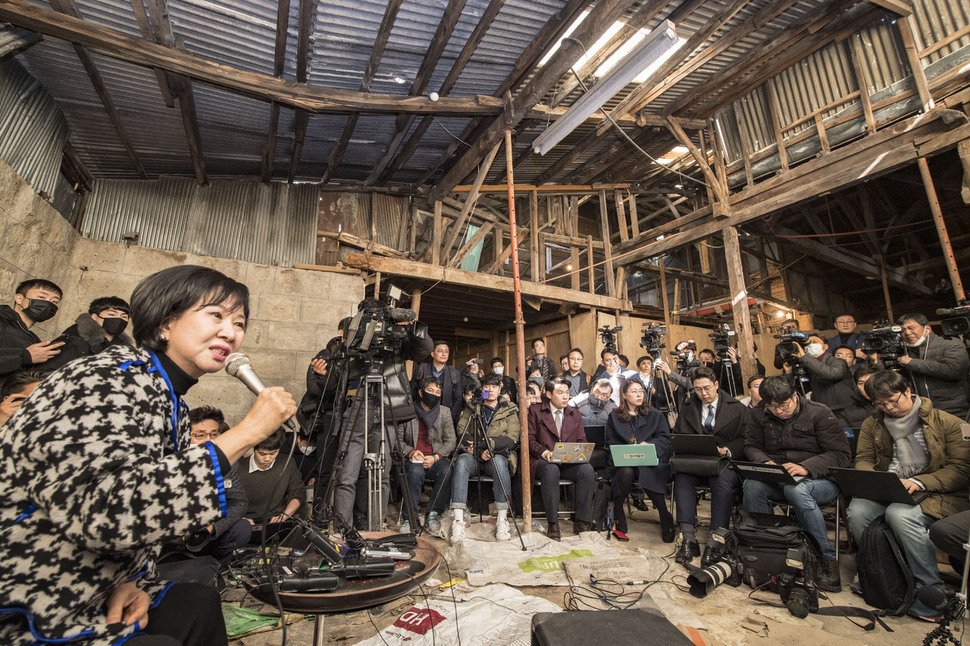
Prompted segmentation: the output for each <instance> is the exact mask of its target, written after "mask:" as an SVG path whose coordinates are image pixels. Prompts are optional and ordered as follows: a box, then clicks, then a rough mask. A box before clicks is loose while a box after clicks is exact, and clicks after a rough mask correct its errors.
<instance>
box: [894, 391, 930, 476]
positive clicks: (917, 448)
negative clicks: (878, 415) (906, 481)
mask: <svg viewBox="0 0 970 646" xmlns="http://www.w3.org/2000/svg"><path fill="white" fill-rule="evenodd" d="M922 403H923V401H922V400H921V399H920V398H919V396H917V397H916V398H915V400H914V401H913V407H912V408H911V409H910V411H909V412H908V413H906V415H904V416H903V417H890V416H889V415H885V416H883V423H884V424H885V425H886V430H887V431H889V435H890V436H891V437H892V438H893V460H892V464H890V465H889V470H890V471H893V472H894V473H895V474H896V475H898V476H899V477H900V478H910V477H912V476H914V475H916V474H918V473H922V471H923V469H925V468H926V467H927V465H929V463H930V452H929V450H928V449H927V448H926V440H925V438H924V437H922V435H923V434H922V433H917V431H920V430H921V428H922V424H921V423H920V418H919V408H920V405H921V404H922Z"/></svg>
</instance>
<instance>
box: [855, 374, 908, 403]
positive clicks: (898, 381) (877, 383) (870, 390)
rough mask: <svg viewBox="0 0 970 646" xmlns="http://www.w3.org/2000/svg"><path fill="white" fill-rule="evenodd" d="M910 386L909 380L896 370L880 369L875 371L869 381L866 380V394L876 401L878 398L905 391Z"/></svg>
mask: <svg viewBox="0 0 970 646" xmlns="http://www.w3.org/2000/svg"><path fill="white" fill-rule="evenodd" d="M908 388H909V381H908V380H907V379H906V377H904V376H902V375H901V374H899V373H898V372H896V371H894V370H880V371H879V372H874V373H873V374H872V376H871V377H869V381H867V382H866V385H865V389H866V395H868V396H869V399H871V400H872V401H876V398H877V397H878V398H880V399H886V398H887V397H892V396H893V395H895V394H897V393H904V392H906V390H907V389H908Z"/></svg>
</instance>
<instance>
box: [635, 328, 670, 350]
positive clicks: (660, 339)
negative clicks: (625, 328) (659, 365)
mask: <svg viewBox="0 0 970 646" xmlns="http://www.w3.org/2000/svg"><path fill="white" fill-rule="evenodd" d="M665 336H667V327H666V326H665V325H658V324H654V323H644V324H643V335H642V336H641V337H640V347H641V348H643V349H644V350H646V351H647V354H649V355H650V356H652V357H658V358H659V357H660V353H661V352H663V349H664V347H665V346H666V345H667V344H665V343H664V337H665Z"/></svg>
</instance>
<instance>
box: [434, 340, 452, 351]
mask: <svg viewBox="0 0 970 646" xmlns="http://www.w3.org/2000/svg"><path fill="white" fill-rule="evenodd" d="M439 345H443V346H445V347H446V348H448V352H451V345H450V344H449V343H448V342H447V341H435V342H434V349H435V350H437V349H438V346H439Z"/></svg>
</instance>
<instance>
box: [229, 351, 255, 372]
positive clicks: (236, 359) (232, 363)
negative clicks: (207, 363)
mask: <svg viewBox="0 0 970 646" xmlns="http://www.w3.org/2000/svg"><path fill="white" fill-rule="evenodd" d="M251 365H253V364H252V362H251V361H250V360H249V357H247V356H246V355H244V354H243V353H242V352H233V353H232V354H230V355H229V356H228V357H226V372H227V373H229V374H230V375H231V376H233V377H235V376H236V375H238V374H239V370H240V369H241V368H244V367H246V366H251Z"/></svg>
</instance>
